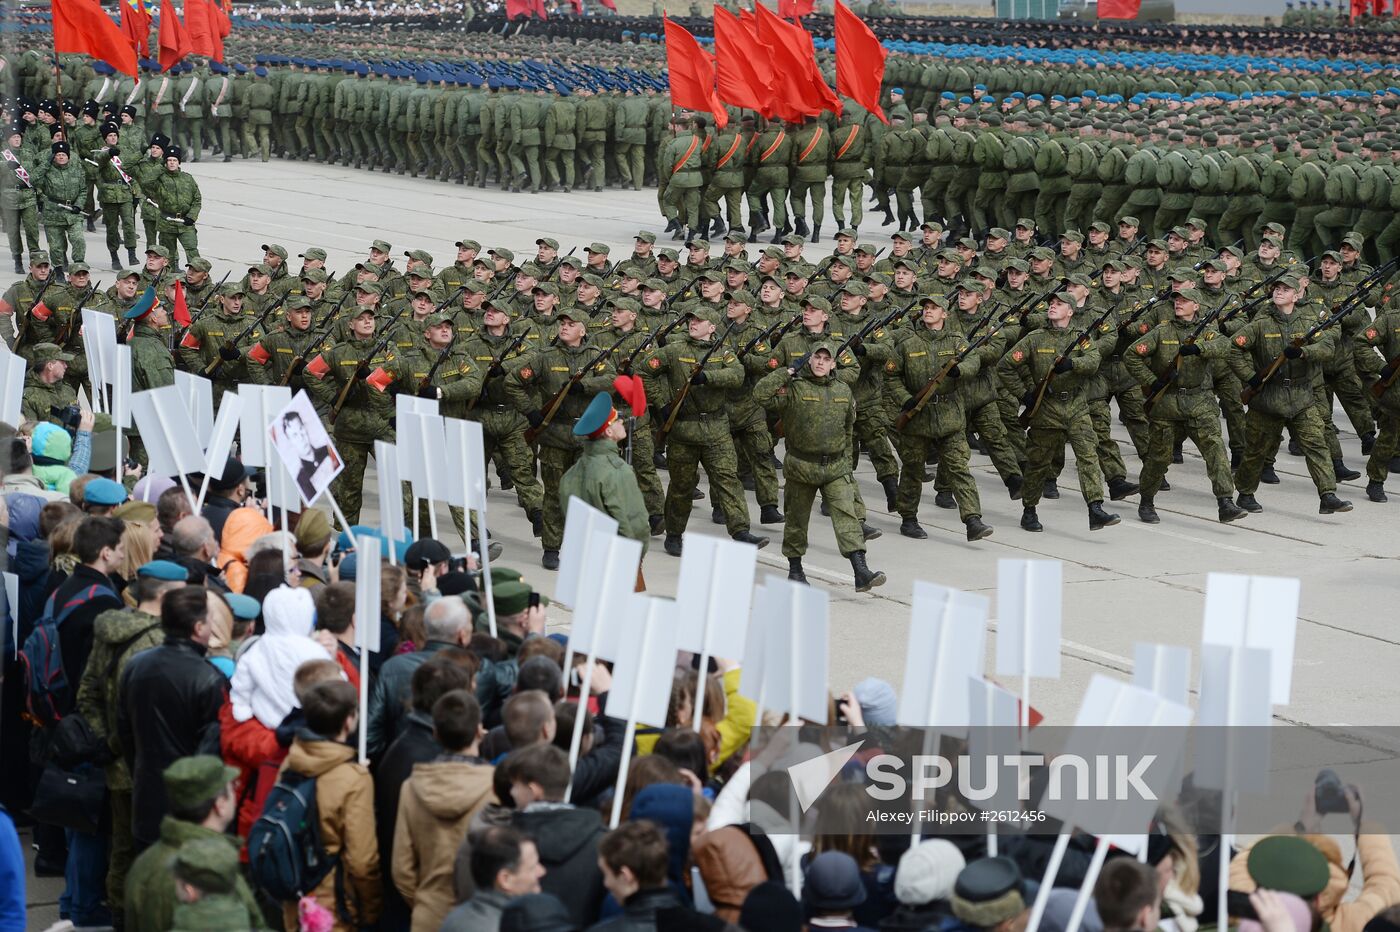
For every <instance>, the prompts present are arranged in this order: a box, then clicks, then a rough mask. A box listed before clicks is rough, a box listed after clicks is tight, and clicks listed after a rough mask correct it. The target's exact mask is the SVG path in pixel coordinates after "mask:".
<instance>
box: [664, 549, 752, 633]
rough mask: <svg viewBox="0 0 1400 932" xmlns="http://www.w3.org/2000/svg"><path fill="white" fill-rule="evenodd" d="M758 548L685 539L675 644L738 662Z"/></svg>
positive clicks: (678, 592)
mask: <svg viewBox="0 0 1400 932" xmlns="http://www.w3.org/2000/svg"><path fill="white" fill-rule="evenodd" d="M757 565H758V548H756V547H754V546H753V545H752V544H741V543H739V542H738V541H734V540H729V539H728V538H724V539H721V538H718V537H711V536H709V535H706V534H689V533H688V534H686V535H685V549H684V551H683V556H682V557H681V572H680V579H679V580H678V581H677V582H676V628H677V634H676V643H677V644H678V645H679V646H680V648H681V650H689V651H695V652H696V653H702V654H704V655H705V656H708V657H728V658H734V657H741V656H743V653H744V633H745V631H746V629H747V628H748V621H749V602H750V600H751V599H752V597H753V577H754V570H755V569H756V567H757Z"/></svg>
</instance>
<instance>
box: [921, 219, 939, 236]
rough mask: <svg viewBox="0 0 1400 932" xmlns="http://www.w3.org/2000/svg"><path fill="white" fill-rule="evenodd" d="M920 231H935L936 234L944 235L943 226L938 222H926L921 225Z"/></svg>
mask: <svg viewBox="0 0 1400 932" xmlns="http://www.w3.org/2000/svg"><path fill="white" fill-rule="evenodd" d="M919 229H920V230H934V231H936V232H938V233H942V232H943V224H941V223H939V222H938V221H937V220H925V221H924V222H923V223H921V224H919Z"/></svg>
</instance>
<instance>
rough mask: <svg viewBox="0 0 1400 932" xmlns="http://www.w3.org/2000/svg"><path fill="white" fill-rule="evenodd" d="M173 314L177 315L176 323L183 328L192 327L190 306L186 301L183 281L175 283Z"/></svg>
mask: <svg viewBox="0 0 1400 932" xmlns="http://www.w3.org/2000/svg"><path fill="white" fill-rule="evenodd" d="M171 313H172V314H174V315H175V323H177V324H179V325H180V326H181V327H188V326H189V325H190V305H189V302H188V301H187V300H186V299H185V283H184V282H182V281H177V282H175V306H174V307H173V308H172V309H171Z"/></svg>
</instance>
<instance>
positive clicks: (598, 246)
mask: <svg viewBox="0 0 1400 932" xmlns="http://www.w3.org/2000/svg"><path fill="white" fill-rule="evenodd" d="M583 251H584V252H592V253H598V254H599V255H604V256H606V255H607V254H608V253H610V252H612V249H611V248H610V247H609V246H608V244H607V243H589V244H588V245H587V246H585V247H583Z"/></svg>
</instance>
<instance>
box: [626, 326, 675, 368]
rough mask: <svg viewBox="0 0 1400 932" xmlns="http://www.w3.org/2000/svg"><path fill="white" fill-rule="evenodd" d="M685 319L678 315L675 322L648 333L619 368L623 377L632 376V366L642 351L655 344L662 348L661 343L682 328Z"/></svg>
mask: <svg viewBox="0 0 1400 932" xmlns="http://www.w3.org/2000/svg"><path fill="white" fill-rule="evenodd" d="M684 319H685V318H683V317H680V316H679V315H678V316H677V317H676V319H675V320H673V321H671V322H670V323H666V324H662V325H661V326H660V327H657V328H656V329H655V330H653V331H651V332H650V333H648V334H647V335H646V338H645V339H643V340H642V342H640V343H638V344H637V348H636V349H634V350H632V352H631V353H628V354H627V360H626V362H624V363H622V364H621V365H620V366H618V367H617V371H618V372H621V373H622V374H623V375H631V374H632V364H633V363H634V362H636V361H637V356H638V355H640V354H641V352H642V350H644V349H646V348H647V347H648V346H650V345H651V344H653V343H655V344H657V345H658V346H660V345H661V343H662V342H663V341H664V340H665V339H666V338H667V337H668V336H670V335H671V331H672V330H675V329H676V327H678V326H680V322H681V321H682V320H684Z"/></svg>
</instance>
